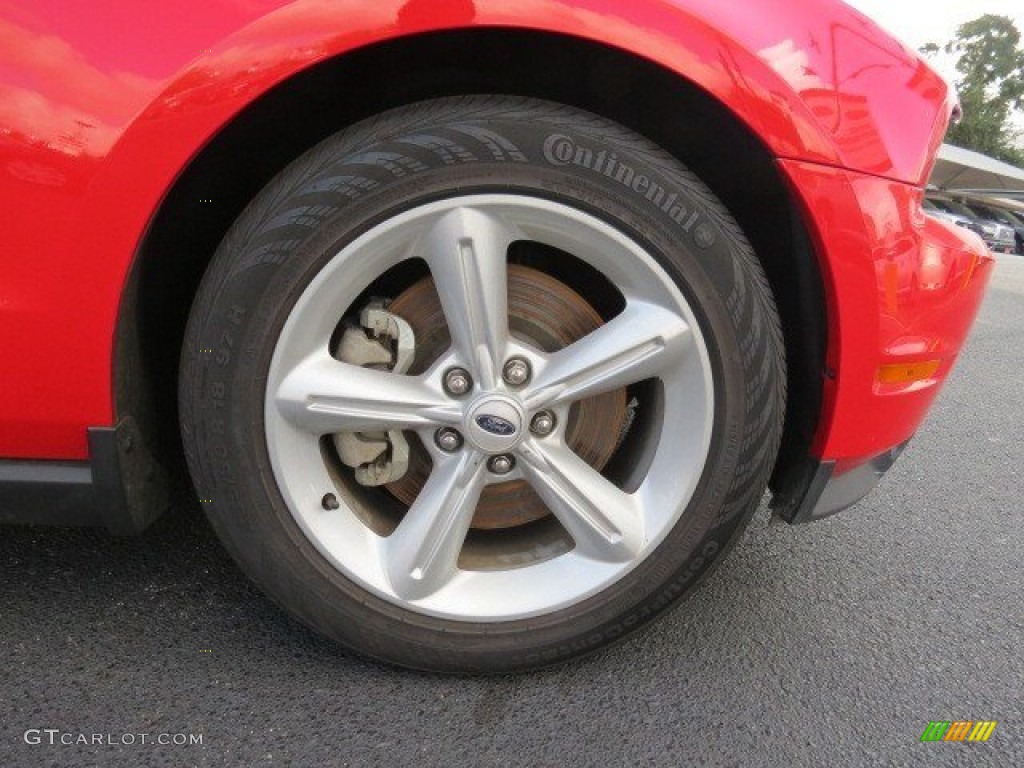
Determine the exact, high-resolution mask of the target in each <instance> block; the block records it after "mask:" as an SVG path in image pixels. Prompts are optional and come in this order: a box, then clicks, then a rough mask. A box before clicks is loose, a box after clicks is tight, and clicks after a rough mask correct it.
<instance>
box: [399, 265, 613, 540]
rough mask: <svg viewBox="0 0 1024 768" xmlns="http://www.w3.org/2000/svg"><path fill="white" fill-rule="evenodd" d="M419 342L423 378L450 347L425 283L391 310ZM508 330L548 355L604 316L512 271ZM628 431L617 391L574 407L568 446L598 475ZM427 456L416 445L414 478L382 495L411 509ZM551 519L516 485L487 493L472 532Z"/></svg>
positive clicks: (557, 287) (534, 273)
mask: <svg viewBox="0 0 1024 768" xmlns="http://www.w3.org/2000/svg"><path fill="white" fill-rule="evenodd" d="M388 311H389V312H393V313H395V314H396V315H399V316H400V317H402V318H403V319H404V320H405V321H406V322H407V323H409V325H410V326H412V329H413V331H414V333H415V334H416V358H415V360H414V362H413V364H412V367H411V368H410V370H409V373H411V374H417V373H422V372H423V371H424V370H426V369H427V368H428V367H429V366H430V365H431V363H433V362H434V361H435V360H437V358H438V357H440V356H441V355H442V354H443V353H444V352H445V350H447V349H448V347H449V346H450V344H451V336H450V335H449V333H448V325H447V322H446V321H445V317H444V311H443V310H442V308H441V300H440V298H438V295H437V289H436V288H435V287H434V280H433V278H431V277H425V278H423V279H422V280H420V281H418V282H416V283H414V284H413V285H412V286H410V287H409V288H407V289H406V290H405V291H403V292H402V293H401V294H400V295H399V296H398V297H397V298H395V300H394V301H392V302H391V304H390V305H389V306H388ZM508 316H509V317H508V322H509V330H510V332H511V334H512V336H514V337H515V338H516V339H519V340H520V341H523V342H525V343H527V344H529V345H531V346H533V347H535V348H537V349H540V350H543V351H544V352H555V351H557V350H559V349H562V348H564V347H566V346H568V345H569V344H572V343H573V342H574V341H578V340H579V339H582V338H583V337H584V336H586V335H587V334H588V333H590V332H592V331H594V330H597V328H599V327H600V326H601V325H602V324H603V322H604V321H603V320H602V319H601V316H600V315H599V314H598V313H597V312H596V311H595V310H594V308H593V307H592V306H590V304H589V303H587V301H586V300H585V299H584V298H583V297H582V296H580V295H579V294H578V293H576V292H575V291H574V290H572V289H571V288H569V287H568V286H567V285H565V284H564V283H562V282H560V281H558V280H556V279H554V278H553V277H550V276H549V275H546V274H545V273H543V272H540V271H539V270H536V269H532V268H530V267H524V266H521V265H518V264H510V265H509V267H508ZM625 423H626V390H625V388H624V387H623V388H621V389H617V390H614V391H612V392H606V393H604V394H601V395H595V396H594V397H589V398H586V399H584V400H580V401H579V402H577V403H576V404H575V405H574V406H573V408H572V409H571V411H570V413H569V421H568V423H567V424H566V442H567V444H568V445H569V447H570V448H572V449H573V451H575V452H576V454H577V455H579V457H580V458H581V459H583V460H584V461H585V462H587V463H588V464H589V465H590V466H592V467H593V468H594V469H596V470H599V471H600V470H601V469H602V468H604V466H605V464H607V463H608V460H609V459H610V458H611V456H612V454H613V453H614V452H615V448H616V447H617V445H618V443H619V437H620V434H621V432H622V430H623V428H624V425H625ZM430 469H431V461H430V457H429V455H428V454H427V452H426V450H424V449H423V447H422V446H421V445H420V444H419V443H418V442H414V446H413V449H412V451H411V455H410V457H409V471H408V472H406V474H405V475H404V476H403V477H402V478H401V479H400V480H397V481H395V482H393V483H389V484H388V485H386V486H385V487H386V488H387V489H388V491H390V492H391V493H392V494H393V495H394V496H395V497H396V498H397V499H398V500H399V501H401V502H402V503H403V504H405V505H411V504H412V502H413V501H414V500H415V499H416V496H417V495H418V494H419V492H420V489H421V488H423V484H424V483H425V482H426V480H427V475H428V474H429V473H430ZM548 514H549V511H548V508H547V506H546V505H545V504H544V502H543V501H542V500H541V498H540V497H539V496H538V495H537V494H536V492H534V490H533V488H531V487H530V486H529V485H528V484H527V483H526V482H525V481H523V480H512V481H509V482H506V483H500V484H496V485H489V486H487V487H486V488H485V489H484V491H483V494H482V495H481V497H480V502H479V503H478V504H477V508H476V513H475V514H474V515H473V522H472V524H471V525H472V527H473V528H476V529H497V528H512V527H515V526H519V525H525V524H526V523H530V522H533V521H534V520H539V519H541V518H542V517H545V516H547V515H548Z"/></svg>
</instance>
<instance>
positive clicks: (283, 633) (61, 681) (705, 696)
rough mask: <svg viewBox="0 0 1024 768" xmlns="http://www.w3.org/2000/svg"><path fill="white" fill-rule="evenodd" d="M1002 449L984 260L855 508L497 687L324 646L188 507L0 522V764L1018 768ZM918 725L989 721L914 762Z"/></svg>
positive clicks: (1023, 492) (751, 538) (1006, 266)
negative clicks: (75, 525) (884, 468)
mask: <svg viewBox="0 0 1024 768" xmlns="http://www.w3.org/2000/svg"><path fill="white" fill-rule="evenodd" d="M1022 440H1024V258H1021V257H1015V256H1003V257H1000V263H999V265H998V268H997V273H996V276H995V279H994V283H993V287H992V288H991V289H990V292H989V295H988V297H987V299H986V303H985V306H984V308H983V311H982V315H981V318H980V320H979V321H978V324H977V325H976V327H975V330H974V332H973V335H972V338H971V341H970V342H969V344H968V346H967V348H966V350H965V352H964V353H963V355H962V357H961V360H960V362H959V364H958V367H957V369H956V371H955V372H954V374H953V376H952V379H951V381H950V382H949V384H948V385H947V387H946V389H945V390H944V392H943V393H942V395H941V397H940V399H939V401H938V403H937V406H936V407H935V409H934V410H933V412H932V414H931V415H930V417H929V419H928V421H927V423H926V424H925V426H924V427H923V428H922V430H921V431H920V432H919V434H918V436H917V437H916V438H915V439H914V441H913V442H912V443H911V444H910V446H909V447H908V449H907V450H906V452H905V453H904V454H903V456H902V457H901V458H900V460H899V461H898V462H897V464H896V466H895V467H894V468H893V470H892V471H891V472H890V473H889V475H888V476H887V477H886V478H885V480H884V481H883V484H882V485H881V487H880V488H879V489H878V490H876V491H875V493H874V494H873V495H872V496H870V497H869V498H868V499H867V500H865V501H864V502H862V503H861V504H859V505H858V506H857V507H855V508H853V509H850V510H848V511H846V512H844V513H843V514H841V515H839V516H838V517H835V518H832V519H831V520H828V521H824V522H820V523H816V524H814V525H810V526H803V527H789V526H786V525H771V526H769V525H768V514H767V512H766V511H762V513H761V514H760V515H758V517H757V518H756V519H755V520H754V522H753V523H752V524H751V526H750V528H749V529H748V530H747V532H746V534H745V535H744V537H743V539H742V541H741V542H740V543H739V545H738V546H737V547H736V549H735V550H734V551H733V553H732V555H731V556H730V558H729V559H728V560H727V561H726V562H725V563H724V564H723V565H722V567H720V568H719V569H718V570H717V572H716V573H715V574H714V575H713V576H712V577H711V578H710V579H709V580H708V581H707V582H706V583H705V585H704V586H703V588H702V589H701V590H700V591H699V592H698V593H697V594H696V595H695V596H693V597H692V598H691V599H690V600H689V601H687V602H686V603H684V604H683V605H682V606H681V607H680V608H679V609H678V610H676V611H675V612H673V613H672V614H671V615H669V616H668V617H667V618H666V619H664V620H662V621H661V622H659V623H658V624H656V625H655V626H654V627H651V628H649V629H648V630H646V631H644V632H642V633H641V634H640V635H638V636H635V637H634V638H632V639H630V640H628V641H626V642H625V643H623V644H620V645H618V646H617V647H615V648H613V649H611V650H609V651H606V652H603V653H600V654H598V655H596V656H593V657H591V658H589V659H586V660H584V661H582V662H578V663H575V664H571V665H569V666H563V667H560V668H556V669H552V670H548V671H543V672H539V673H534V674H529V675H522V676H516V677H501V678H489V679H488V678H483V679H481V678H471V679H465V678H453V677H440V676H432V675H424V674H417V673H411V672H405V671H402V670H397V669H392V668H388V667H384V666H381V665H379V664H376V663H373V662H369V661H366V660H364V659H361V658H358V657H354V656H351V655H349V654H346V653H343V652H340V651H339V650H337V649H336V648H334V647H332V646H331V645H330V644H329V643H327V642H325V641H323V640H321V639H319V638H318V637H316V636H315V635H313V634H312V633H311V632H309V631H307V630H305V629H304V628H303V627H301V626H299V625H298V624H297V623H295V622H294V621H292V620H290V619H289V618H287V617H286V616H284V615H283V614H282V613H281V612H280V611H278V610H277V608H275V607H274V606H273V605H272V604H271V603H270V602H268V601H267V600H266V599H264V598H263V597H262V596H261V594H260V593H259V592H257V591H256V590H255V589H254V588H252V587H250V586H249V584H248V583H247V582H246V580H245V578H244V577H243V576H242V575H241V574H240V573H239V572H238V571H237V569H236V568H235V566H234V565H233V563H232V562H231V560H230V559H229V558H228V556H227V555H226V554H225V553H224V551H223V550H222V549H221V547H220V546H219V544H218V543H217V541H216V539H215V538H214V536H213V534H212V533H211V531H210V529H209V527H208V526H207V524H206V523H205V521H204V519H203V518H202V515H201V512H200V511H199V510H198V509H197V508H196V507H195V506H193V505H191V504H187V503H184V504H179V505H178V507H177V508H176V509H174V510H172V511H171V512H170V513H168V514H167V515H165V516H164V518H163V519H162V520H161V521H159V522H158V523H157V524H156V525H155V526H154V527H153V528H152V529H151V530H150V531H149V532H148V533H147V534H146V535H144V536H143V537H141V538H137V539H127V540H124V539H114V538H112V537H110V536H108V535H107V534H105V533H104V532H102V531H90V530H42V529H25V528H13V527H8V528H3V529H0V569H2V571H0V596H2V609H0V662H2V664H0V766H3V767H4V768H16V767H17V766H32V767H33V768H35V767H36V766H49V765H53V766H91V765H95V766H107V765H124V766H148V765H169V766H187V765H239V766H243V765H244V766H261V765H296V766H320V765H324V766H333V765H350V766H375V765H382V766H403V765H410V766H413V765H414V766H454V765H467V766H492V765H493V766H561V765H575V766H619V765H644V764H650V765H672V766H675V765H709V766H718V765H721V766H741V765H742V766H748V765H750V766H776V765H777V766H787V767H789V766H867V765H915V766H916V765H922V766H947V765H1002V766H1024V696H1022V693H1024V691H1022V681H1024V564H1022V558H1021V554H1022V552H1024V474H1022V472H1024V470H1022V464H1024V461H1022V459H1024V448H1022ZM932 720H995V721H997V722H998V725H997V726H996V727H995V729H994V731H993V732H992V735H991V737H990V738H989V741H988V742H986V743H947V742H938V743H922V742H921V741H920V740H919V739H920V736H921V734H922V732H923V731H924V729H925V727H926V726H927V724H928V722H929V721H932ZM97 737H98V738H99V742H100V743H94V742H95V741H96V739H97ZM129 737H130V738H129ZM196 737H199V738H200V739H201V744H196V743H192V744H189V743H185V744H180V743H179V744H175V743H173V742H174V741H179V742H180V741H181V740H182V739H185V740H186V742H187V741H189V740H191V741H195V740H196ZM143 739H144V740H145V742H146V743H142V741H143ZM158 739H160V740H163V741H170V742H171V743H170V744H157V743H154V742H155V741H156V740H158ZM83 740H84V741H85V742H86V743H82V741H83ZM51 741H52V742H53V744H50V742H51ZM61 741H65V742H68V741H70V742H72V743H71V744H62V743H61ZM28 742H38V743H28ZM132 742H134V743H132Z"/></svg>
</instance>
